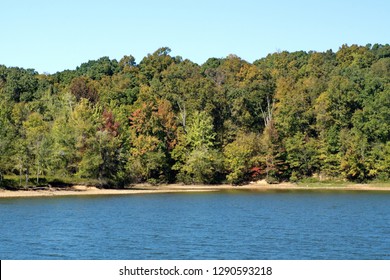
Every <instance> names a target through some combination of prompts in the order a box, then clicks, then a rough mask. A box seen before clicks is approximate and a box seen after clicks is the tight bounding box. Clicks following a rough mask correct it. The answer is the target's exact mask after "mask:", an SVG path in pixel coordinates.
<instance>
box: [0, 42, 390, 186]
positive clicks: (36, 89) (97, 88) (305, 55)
mask: <svg viewBox="0 0 390 280" xmlns="http://www.w3.org/2000/svg"><path fill="white" fill-rule="evenodd" d="M170 53H171V50H170V49H169V48H167V47H164V48H160V49H158V50H157V51H155V52H154V53H153V54H148V55H147V56H145V57H144V58H143V59H142V60H141V61H140V62H139V63H137V62H136V61H135V58H134V57H133V56H131V55H127V56H124V57H123V58H122V59H120V60H119V61H117V60H115V59H113V60H111V59H110V58H109V57H102V58H99V59H97V60H90V61H88V62H86V63H82V64H81V65H80V66H79V67H77V68H76V69H75V70H65V71H62V72H57V73H55V74H40V73H37V72H36V71H35V70H33V69H23V68H19V67H6V66H4V65H0V185H2V186H6V185H7V184H11V183H10V182H13V183H14V184H16V185H17V186H27V185H41V184H46V183H48V182H61V180H65V179H66V180H69V181H72V180H73V181H80V180H95V182H98V184H99V185H101V186H104V187H118V188H121V187H126V186H128V185H130V184H135V183H143V182H147V183H151V184H160V183H175V182H180V183H184V184H216V183H229V184H235V185H239V184H244V183H247V182H250V181H255V180H262V179H265V180H266V181H267V182H269V183H277V182H282V181H292V182H296V181H300V180H304V179H307V178H317V179H319V180H330V179H337V180H348V181H356V182H367V181H372V180H379V181H386V180H389V178H390V45H388V44H386V45H381V44H374V45H371V44H368V45H366V46H359V45H350V46H349V45H343V46H341V47H340V48H339V50H338V51H337V52H333V51H332V50H328V51H325V52H316V51H310V52H305V51H297V52H287V51H281V52H276V53H272V54H269V55H268V56H266V57H265V58H261V59H258V60H256V61H254V62H253V63H249V62H247V61H245V60H243V59H241V58H240V57H238V56H236V55H229V56H228V57H226V58H209V59H208V60H207V61H206V62H205V63H204V64H202V65H198V64H196V63H194V62H192V61H190V60H188V59H183V58H182V57H180V56H171V55H170ZM10 178H12V180H11V179H10Z"/></svg>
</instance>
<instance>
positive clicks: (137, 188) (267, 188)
mask: <svg viewBox="0 0 390 280" xmlns="http://www.w3.org/2000/svg"><path fill="white" fill-rule="evenodd" d="M240 190H242V191H253V192H272V191H275V192H277V191H341V192H346V191H372V192H378V191H380V192H390V184H342V185H331V184H329V185H326V184H313V185H311V184H308V185H302V184H299V185H297V184H293V183H281V184H267V183H265V182H264V181H259V182H254V183H251V184H248V185H243V186H232V185H181V184H169V185H159V186H151V185H146V184H140V185H134V186H132V187H131V188H127V189H98V188H96V187H94V186H81V185H75V186H72V187H69V188H66V189H60V188H50V189H47V190H34V191H32V190H28V191H24V190H18V191H8V190H0V198H6V197H48V196H49V197H50V196H75V195H132V194H155V193H184V192H228V191H240Z"/></svg>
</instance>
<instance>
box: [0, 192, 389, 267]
mask: <svg viewBox="0 0 390 280" xmlns="http://www.w3.org/2000/svg"><path fill="white" fill-rule="evenodd" d="M0 259H44V260H46V259H92V260H95V259H130V260H131V259H141V260H145V259H298V260H300V259H387V260H388V259H390V194H389V193H363V192H361V193H335V192H333V193H332V192H286V193H253V192H237V193H197V194H194V193H189V194H186V193H181V194H179V193H177V194H148V195H123V196H88V197H86V196H79V197H53V198H47V197H46V198H3V199H0Z"/></svg>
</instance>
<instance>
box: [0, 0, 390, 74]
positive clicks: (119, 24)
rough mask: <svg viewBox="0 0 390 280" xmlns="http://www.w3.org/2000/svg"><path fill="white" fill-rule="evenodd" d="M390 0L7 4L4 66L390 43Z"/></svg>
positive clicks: (51, 66) (40, 67) (42, 67)
mask: <svg viewBox="0 0 390 280" xmlns="http://www.w3.org/2000/svg"><path fill="white" fill-rule="evenodd" d="M389 12H390V1H388V0H370V1H367V0H364V1H359V0H355V1H352V0H346V1H343V0H323V1H315V0H312V1H304V0H295V1H293V0H291V1H288V0H276V1H271V0H268V1H262V0H237V1H229V0H224V1H223V0H190V1H187V0H181V1H180V0H165V1H157V0H137V1H134V0H127V1H125V0H105V1H100V0H94V1H89V0H88V1H83V0H66V1H63V0H57V1H53V0H35V1H23V0H12V1H5V0H4V1H2V3H1V5H0V26H1V33H0V64H5V65H6V66H19V67H24V68H35V69H36V70H37V71H39V72H40V73H42V72H49V73H54V72H56V71H62V70H64V69H74V68H75V67H76V66H78V65H80V64H81V63H83V62H87V61H88V60H90V59H98V58H100V57H102V56H109V57H110V58H111V59H114V58H115V59H118V60H119V59H120V58H122V57H123V56H124V55H130V54H131V55H133V56H134V57H135V58H136V61H137V62H140V61H141V59H142V58H143V57H144V56H146V55H147V54H148V53H152V52H154V51H155V50H156V49H158V48H159V47H163V46H167V47H170V48H171V49H172V53H171V54H172V55H180V56H182V57H183V58H188V59H190V60H192V61H194V62H196V63H199V64H201V63H203V62H205V61H206V60H207V58H210V57H218V58H221V57H225V56H227V55H229V54H236V55H238V56H240V57H241V58H243V59H245V60H247V61H249V62H253V61H254V60H256V59H258V58H261V57H265V56H266V55H267V54H268V53H273V52H275V51H280V50H287V51H298V50H305V51H309V50H315V51H325V50H328V49H333V50H334V51H337V50H338V48H339V47H340V46H341V45H342V44H344V43H347V44H349V45H350V44H359V45H366V44H367V43H381V44H386V43H390V28H389V27H390V16H389Z"/></svg>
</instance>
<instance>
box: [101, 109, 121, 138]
mask: <svg viewBox="0 0 390 280" xmlns="http://www.w3.org/2000/svg"><path fill="white" fill-rule="evenodd" d="M102 117H103V125H102V127H101V128H100V131H107V132H108V133H110V134H111V135H112V136H113V137H116V136H118V134H119V132H118V129H119V126H120V124H119V122H116V121H115V119H114V115H113V114H112V112H110V111H107V110H104V112H103V116H102Z"/></svg>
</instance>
